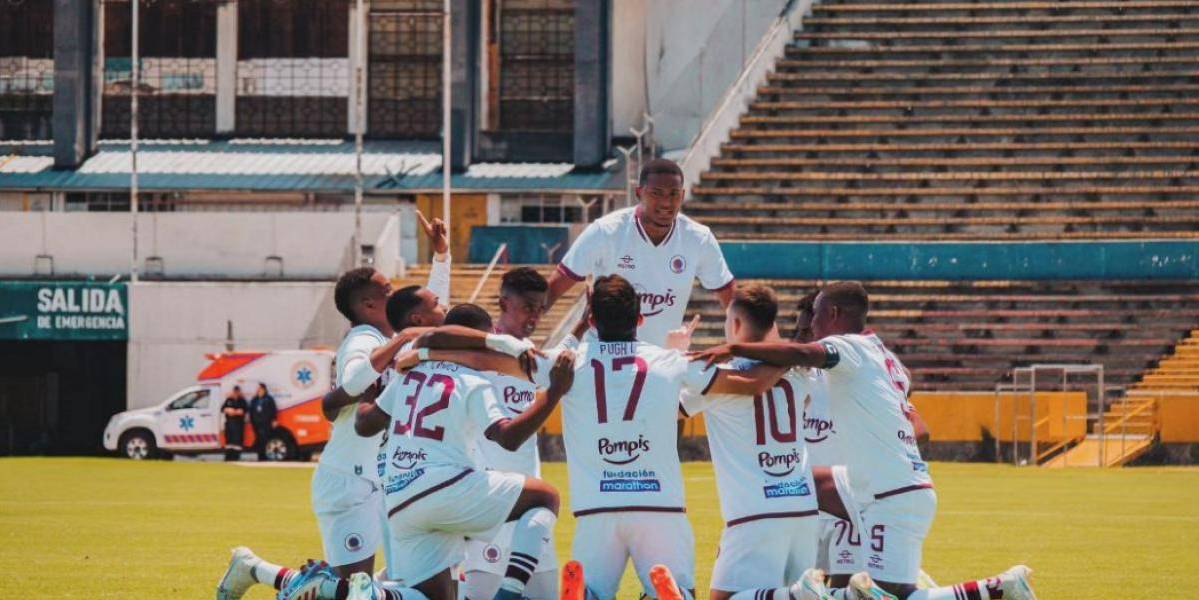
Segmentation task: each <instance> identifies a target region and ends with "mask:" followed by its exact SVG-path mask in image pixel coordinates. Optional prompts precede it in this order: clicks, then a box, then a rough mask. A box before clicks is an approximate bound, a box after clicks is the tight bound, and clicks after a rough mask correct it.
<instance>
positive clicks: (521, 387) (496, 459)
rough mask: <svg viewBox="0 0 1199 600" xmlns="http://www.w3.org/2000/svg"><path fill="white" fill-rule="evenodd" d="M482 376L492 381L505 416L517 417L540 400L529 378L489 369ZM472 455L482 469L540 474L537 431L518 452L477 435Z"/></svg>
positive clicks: (473, 442) (472, 444) (472, 447)
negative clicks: (489, 370) (493, 371)
mask: <svg viewBox="0 0 1199 600" xmlns="http://www.w3.org/2000/svg"><path fill="white" fill-rule="evenodd" d="M479 375H481V376H483V378H485V379H487V380H488V381H490V382H491V385H492V387H493V388H494V389H495V395H496V400H497V401H498V403H499V408H500V412H501V413H503V415H504V417H505V418H508V419H515V418H516V417H518V416H520V415H521V414H522V413H524V412H525V411H526V410H528V409H529V407H530V406H532V405H533V401H534V400H536V399H537V388H536V387H535V386H534V385H533V382H531V381H529V380H527V379H522V378H520V377H512V376H509V375H502V374H499V373H492V372H487V371H484V372H480V373H479ZM471 458H472V459H473V460H474V462H475V465H477V466H478V467H479V468H480V469H487V470H491V471H507V472H509V473H520V474H521V475H528V476H530V477H538V478H540V477H541V457H540V455H539V454H538V452H537V434H533V436H532V437H530V438H529V439H528V440H526V441H525V443H524V444H521V446H520V448H517V449H516V450H515V451H509V450H505V449H504V447H503V446H500V445H499V444H497V443H495V442H493V441H491V440H489V439H487V438H486V437H484V436H482V435H478V436H475V438H474V440H473V441H472V443H471Z"/></svg>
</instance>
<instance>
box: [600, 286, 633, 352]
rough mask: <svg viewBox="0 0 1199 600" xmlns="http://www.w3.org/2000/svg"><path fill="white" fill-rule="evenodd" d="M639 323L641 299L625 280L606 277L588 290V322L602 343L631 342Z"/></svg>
mask: <svg viewBox="0 0 1199 600" xmlns="http://www.w3.org/2000/svg"><path fill="white" fill-rule="evenodd" d="M640 320H641V300H640V299H639V298H638V297H637V290H636V289H634V288H633V284H631V283H629V280H628V279H625V278H624V277H621V276H620V275H605V276H603V277H599V278H597V279H596V280H595V285H594V286H592V288H591V321H592V323H593V324H594V325H595V331H596V334H597V335H598V336H599V339H600V341H604V342H631V341H633V340H636V339H637V325H638V324H639V321H640Z"/></svg>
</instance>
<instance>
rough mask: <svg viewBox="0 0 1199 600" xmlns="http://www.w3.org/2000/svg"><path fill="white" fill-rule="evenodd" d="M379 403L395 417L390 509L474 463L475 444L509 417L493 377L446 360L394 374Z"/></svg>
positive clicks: (387, 476) (387, 469)
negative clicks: (501, 407) (503, 408)
mask: <svg viewBox="0 0 1199 600" xmlns="http://www.w3.org/2000/svg"><path fill="white" fill-rule="evenodd" d="M376 403H377V404H378V406H379V408H380V409H382V410H383V412H385V413H387V414H388V415H390V416H391V423H390V424H389V425H388V430H387V432H388V435H387V447H386V451H385V453H386V457H385V460H384V463H383V489H384V491H385V493H386V496H385V497H386V500H387V505H388V507H395V506H396V505H398V504H401V503H403V502H404V501H405V500H408V499H410V498H413V497H414V496H418V495H422V493H423V492H427V490H430V489H432V488H434V487H436V486H437V485H438V484H442V483H444V482H445V481H446V480H447V479H448V478H452V477H453V476H455V475H458V474H460V473H462V472H464V471H466V470H468V469H470V468H471V467H473V466H474V463H473V462H472V461H471V458H470V454H469V448H470V443H471V442H472V441H473V440H474V438H475V437H476V436H480V435H482V434H483V432H484V431H486V430H487V428H488V427H490V426H491V425H492V424H494V423H496V422H498V421H501V420H503V418H504V415H503V413H502V412H501V411H500V408H499V406H498V403H497V401H496V398H495V391H494V389H493V388H492V385H491V381H489V380H488V379H487V378H486V377H483V376H482V374H480V373H479V372H478V371H475V370H473V369H470V368H467V367H464V366H462V365H458V364H455V363H449V362H441V361H432V362H424V363H421V364H420V365H418V366H417V367H416V368H414V369H412V370H410V371H408V372H407V373H405V374H403V375H402V376H398V377H396V378H394V380H393V381H392V382H391V383H389V384H388V385H387V388H386V389H384V390H383V393H382V394H381V395H380V396H379V398H378V400H376Z"/></svg>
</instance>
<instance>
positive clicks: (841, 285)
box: [812, 281, 870, 339]
mask: <svg viewBox="0 0 1199 600" xmlns="http://www.w3.org/2000/svg"><path fill="white" fill-rule="evenodd" d="M869 310H870V297H869V296H868V295H867V294H866V288H865V287H863V286H862V284H861V283H860V282H857V281H839V282H837V283H830V284H828V285H826V286H824V288H822V289H821V290H820V294H819V295H818V296H816V300H815V302H814V304H813V315H812V334H813V336H815V338H816V339H820V338H823V337H827V336H830V335H837V334H842V333H861V332H862V330H863V329H865V328H866V313H867V312H869Z"/></svg>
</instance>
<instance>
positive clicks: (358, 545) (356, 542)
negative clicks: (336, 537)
mask: <svg viewBox="0 0 1199 600" xmlns="http://www.w3.org/2000/svg"><path fill="white" fill-rule="evenodd" d="M345 545H346V550H349V551H350V552H357V551H359V550H361V549H362V536H361V535H358V534H357V533H351V534H350V535H347V536H346V541H345Z"/></svg>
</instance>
